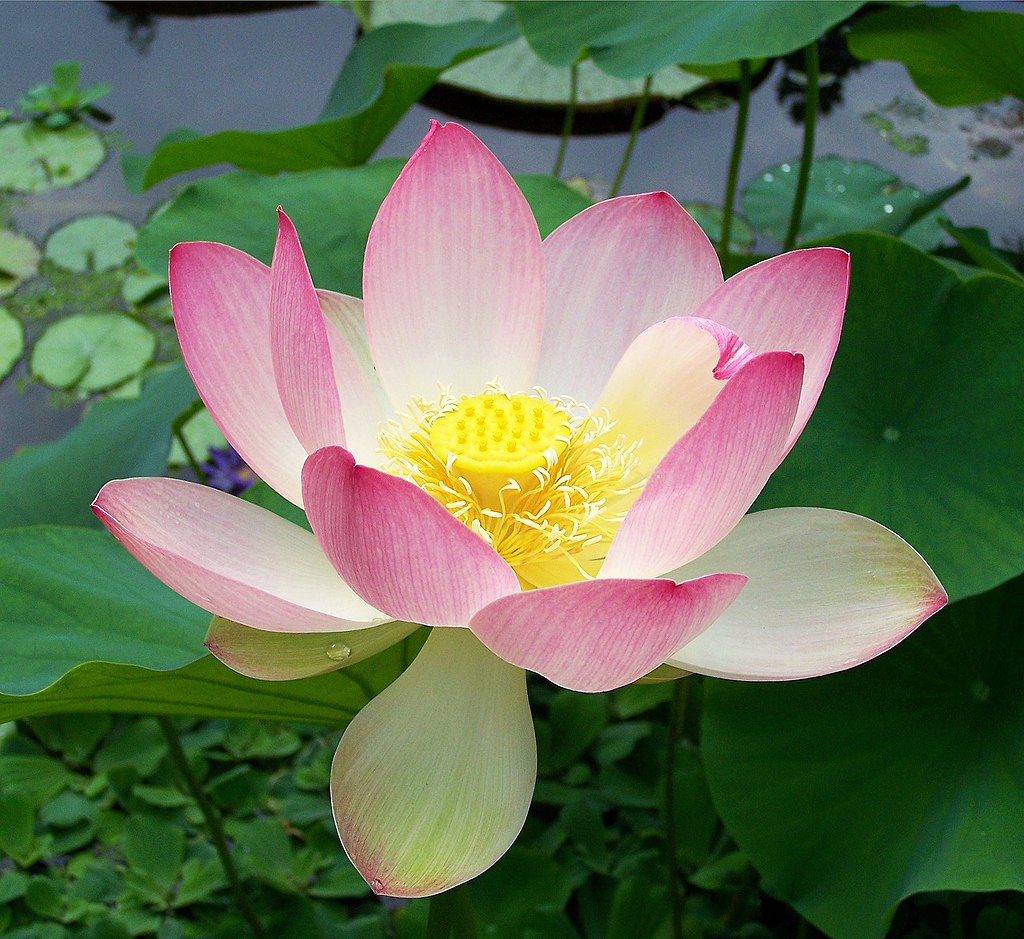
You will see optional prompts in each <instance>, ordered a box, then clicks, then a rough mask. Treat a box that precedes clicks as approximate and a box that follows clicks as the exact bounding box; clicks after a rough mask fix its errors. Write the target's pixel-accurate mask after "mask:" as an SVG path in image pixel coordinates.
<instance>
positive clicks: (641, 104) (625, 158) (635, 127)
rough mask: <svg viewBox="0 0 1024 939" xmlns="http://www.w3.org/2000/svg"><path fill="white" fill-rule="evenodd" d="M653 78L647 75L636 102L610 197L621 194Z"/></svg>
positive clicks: (645, 111) (649, 95) (649, 96)
mask: <svg viewBox="0 0 1024 939" xmlns="http://www.w3.org/2000/svg"><path fill="white" fill-rule="evenodd" d="M652 78H653V76H652V75H648V76H647V80H646V81H645V82H644V90H643V94H641V95H640V100H639V101H638V102H637V104H636V110H635V111H634V112H633V123H632V124H630V126H629V142H628V143H627V144H626V152H625V153H623V154H622V162H621V163H620V164H619V171H618V173H616V174H615V182H614V183H612V189H611V192H609V193H608V198H609V199H611V198H613V197H615V196H617V195H618V194H619V187H620V186H621V185H622V180H623V177H625V175H626V167H627V166H629V159H630V157H631V156H633V147H635V146H636V138H637V134H639V133H640V126H641V125H642V124H643V122H644V114H646V113H647V102H648V101H650V99H651V79H652Z"/></svg>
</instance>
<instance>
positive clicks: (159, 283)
mask: <svg viewBox="0 0 1024 939" xmlns="http://www.w3.org/2000/svg"><path fill="white" fill-rule="evenodd" d="M158 292H159V293H160V294H161V295H162V296H163V297H164V298H165V299H166V296H167V278H166V277H165V276H164V275H163V274H150V273H149V272H148V271H136V272H134V273H131V274H129V275H128V276H127V277H125V279H124V284H123V285H122V286H121V296H122V298H123V299H124V302H125V303H128V304H131V305H132V306H137V305H139V304H141V303H146V302H147V301H149V300H152V299H153V298H154V297H155V296H156V294H157V293H158Z"/></svg>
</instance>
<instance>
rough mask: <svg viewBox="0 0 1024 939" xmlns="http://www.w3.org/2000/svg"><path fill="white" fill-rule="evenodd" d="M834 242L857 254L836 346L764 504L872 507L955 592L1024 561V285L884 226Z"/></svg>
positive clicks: (999, 576)
mask: <svg viewBox="0 0 1024 939" xmlns="http://www.w3.org/2000/svg"><path fill="white" fill-rule="evenodd" d="M836 243H837V244H838V245H839V246H841V247H843V248H846V249H847V250H848V251H850V253H851V255H852V260H853V281H852V286H851V292H850V302H849V305H848V307H847V314H846V323H845V326H844V329H843V338H842V340H841V341H840V343H839V352H838V354H837V355H836V360H835V364H834V365H833V367H832V372H831V374H830V375H829V378H828V381H827V382H826V383H825V390H824V392H823V394H822V396H821V400H820V402H819V404H818V406H817V408H816V409H815V412H814V414H813V416H812V418H811V420H810V423H809V424H808V425H807V428H806V430H805V431H804V433H803V435H802V436H801V438H800V440H799V441H798V443H797V445H796V446H795V447H794V448H793V452H792V453H791V454H790V455H789V457H788V458H787V459H786V461H785V462H784V463H783V464H782V466H781V467H780V468H779V470H777V471H776V473H775V475H774V476H773V477H772V479H771V480H770V481H769V483H768V486H767V487H766V488H765V491H764V493H763V494H762V496H761V498H760V499H759V500H758V504H757V508H771V507H774V506H781V505H821V506H828V507H830V508H836V509H845V510H847V511H851V512H857V513H859V514H861V515H866V516H868V517H870V518H873V519H875V520H877V521H879V522H881V523H882V524H884V525H887V526H888V527H889V528H892V529H893V530H895V531H896V532H898V533H899V534H901V535H902V536H903V537H904V538H906V539H907V540H908V541H909V542H910V543H911V544H912V545H913V546H914V547H915V548H917V550H918V551H920V552H921V554H922V555H924V557H925V559H926V560H927V561H928V563H929V564H931V565H932V567H933V568H934V569H935V572H936V573H937V574H938V576H939V579H940V580H941V581H942V583H943V586H944V587H945V588H946V590H947V591H948V592H949V595H950V597H951V598H952V599H954V600H955V599H956V598H958V597H963V596H967V595H969V594H973V593H980V592H981V591H984V590H988V589H989V588H991V587H993V586H995V585H997V584H999V583H1001V582H1003V581H1004V580H1007V579H1008V578H1010V577H1013V576H1015V575H1016V574H1019V573H1020V572H1021V571H1022V570H1024V538H1022V537H1021V532H1022V531H1024V434H1021V432H1020V428H1021V427H1024V389H1022V387H1021V379H1022V376H1024V372H1022V371H1021V364H1020V363H1021V360H1022V358H1024V328H1022V327H1024V287H1022V286H1021V285H1019V284H1017V283H1015V282H1013V281H1011V280H1009V279H1008V278H1005V277H1001V276H997V275H995V274H981V275H978V276H974V277H969V278H967V279H966V280H960V279H959V278H958V277H957V276H956V274H954V273H952V271H951V270H950V269H949V268H948V267H946V266H945V265H943V264H941V263H940V262H939V261H936V260H934V259H933V258H930V257H929V256H928V255H926V254H923V253H922V252H920V251H918V250H917V249H915V248H912V247H910V246H909V245H907V244H905V243H904V242H902V241H897V240H895V239H892V238H888V237H886V236H884V235H873V234H857V235H849V236H845V237H843V238H839V239H837V240H836Z"/></svg>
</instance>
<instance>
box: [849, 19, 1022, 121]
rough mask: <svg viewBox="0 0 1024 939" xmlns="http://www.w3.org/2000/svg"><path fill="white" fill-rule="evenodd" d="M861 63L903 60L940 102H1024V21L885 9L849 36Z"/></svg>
mask: <svg viewBox="0 0 1024 939" xmlns="http://www.w3.org/2000/svg"><path fill="white" fill-rule="evenodd" d="M847 42H848V43H849V46H850V51H851V52H852V53H853V54H854V55H855V56H857V57H858V58H860V59H868V60H871V59H890V60H895V61H897V62H902V63H903V64H904V65H905V66H906V67H907V70H908V71H909V72H910V77H911V78H912V79H913V80H914V84H915V85H917V87H918V88H920V89H921V91H923V92H924V93H925V94H926V95H928V97H929V98H931V99H932V101H934V102H935V103H936V104H943V105H946V106H947V107H954V106H956V105H960V104H978V103H979V102H981V101H992V100H995V99H996V98H1001V97H1003V96H1004V95H1014V96H1015V97H1017V98H1024V17H1022V16H1021V15H1020V14H1019V13H1009V12H1007V13H1002V12H998V11H991V10H961V9H960V8H959V7H955V6H952V7H932V6H927V5H920V6H912V7H901V8H897V9H891V10H882V11H880V12H878V13H873V14H871V15H870V16H865V17H864V18H863V19H862V20H860V21H858V22H857V23H855V24H854V25H853V27H852V28H851V30H850V33H849V35H848V37H847Z"/></svg>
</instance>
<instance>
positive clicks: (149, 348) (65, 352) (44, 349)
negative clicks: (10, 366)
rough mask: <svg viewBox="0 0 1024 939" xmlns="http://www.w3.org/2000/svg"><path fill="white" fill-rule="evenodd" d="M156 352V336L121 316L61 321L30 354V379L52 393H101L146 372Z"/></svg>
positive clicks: (43, 335)
mask: <svg viewBox="0 0 1024 939" xmlns="http://www.w3.org/2000/svg"><path fill="white" fill-rule="evenodd" d="M155 351H156V336H155V335H154V334H153V332H152V331H151V330H150V329H148V328H147V327H145V326H143V325H142V324H141V323H139V322H137V321H136V320H133V319H132V318H131V317H128V316H125V315H123V314H121V313H95V314H81V315H79V316H69V317H68V318H67V319H63V320H59V321H58V322H56V323H54V324H53V325H52V326H49V327H47V329H46V331H45V332H44V333H43V334H42V336H40V337H39V339H38V341H37V342H36V344H35V346H34V347H33V349H32V357H31V360H30V368H31V372H32V375H33V376H34V377H35V378H37V379H38V380H39V381H41V382H43V383H44V384H47V385H49V386H50V387H51V388H60V389H64V390H70V389H75V390H78V391H83V392H92V391H102V390H103V389H105V388H113V387H115V386H117V385H120V384H121V383H122V382H125V381H127V380H128V379H129V378H131V377H132V376H133V375H137V374H138V373H139V372H141V371H142V369H144V368H145V367H146V366H147V365H148V364H149V362H150V360H151V359H152V358H153V353H154V352H155Z"/></svg>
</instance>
